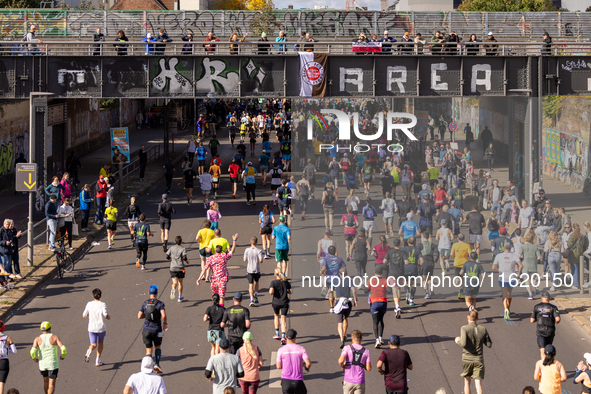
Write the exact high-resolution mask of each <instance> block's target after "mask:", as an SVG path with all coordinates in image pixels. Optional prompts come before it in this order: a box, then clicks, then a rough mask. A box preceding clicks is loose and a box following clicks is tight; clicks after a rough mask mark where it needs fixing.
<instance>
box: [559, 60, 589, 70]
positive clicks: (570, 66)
mask: <svg viewBox="0 0 591 394" xmlns="http://www.w3.org/2000/svg"><path fill="white" fill-rule="evenodd" d="M561 67H562V69H563V70H566V71H573V70H581V69H585V68H587V67H589V65H587V63H585V61H584V60H582V59H580V60H577V61H576V62H575V61H572V60H567V61H565V62H564V63H563V64H561Z"/></svg>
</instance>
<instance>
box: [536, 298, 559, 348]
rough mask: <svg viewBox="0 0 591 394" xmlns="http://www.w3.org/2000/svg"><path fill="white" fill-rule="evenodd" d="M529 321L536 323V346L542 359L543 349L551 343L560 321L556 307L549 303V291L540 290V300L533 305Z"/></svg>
mask: <svg viewBox="0 0 591 394" xmlns="http://www.w3.org/2000/svg"><path fill="white" fill-rule="evenodd" d="M529 322H530V323H532V324H533V323H536V336H537V338H538V347H539V348H540V358H541V359H542V360H543V359H544V349H545V348H546V345H552V343H553V342H554V334H555V333H556V324H558V323H560V315H559V312H558V308H557V307H556V306H555V305H552V304H550V293H548V292H547V291H543V292H542V302H540V303H539V304H537V305H536V306H534V310H533V312H532V313H531V317H530V319H529Z"/></svg>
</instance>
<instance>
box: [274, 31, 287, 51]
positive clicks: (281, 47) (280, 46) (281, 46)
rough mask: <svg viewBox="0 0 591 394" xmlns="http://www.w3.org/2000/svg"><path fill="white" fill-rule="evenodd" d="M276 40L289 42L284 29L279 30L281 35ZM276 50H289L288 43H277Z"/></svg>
mask: <svg viewBox="0 0 591 394" xmlns="http://www.w3.org/2000/svg"><path fill="white" fill-rule="evenodd" d="M275 42H287V35H286V34H285V32H284V31H283V30H281V31H280V32H279V37H277V38H275ZM275 50H276V51H277V52H279V53H280V54H281V53H282V52H287V44H275Z"/></svg>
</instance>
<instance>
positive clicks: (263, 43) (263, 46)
mask: <svg viewBox="0 0 591 394" xmlns="http://www.w3.org/2000/svg"><path fill="white" fill-rule="evenodd" d="M270 48H271V44H269V40H268V39H267V33H265V32H262V33H261V38H259V43H258V44H257V50H258V54H259V55H268V54H269V49H270Z"/></svg>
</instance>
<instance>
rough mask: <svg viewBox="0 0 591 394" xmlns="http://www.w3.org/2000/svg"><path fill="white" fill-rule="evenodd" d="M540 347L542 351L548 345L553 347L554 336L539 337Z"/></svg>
mask: <svg viewBox="0 0 591 394" xmlns="http://www.w3.org/2000/svg"><path fill="white" fill-rule="evenodd" d="M537 338H538V347H539V348H540V349H543V348H545V347H546V345H552V342H554V335H552V336H549V337H541V336H539V335H538V337H537Z"/></svg>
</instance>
